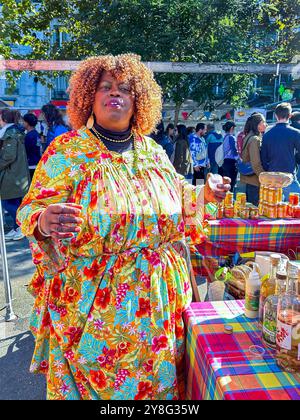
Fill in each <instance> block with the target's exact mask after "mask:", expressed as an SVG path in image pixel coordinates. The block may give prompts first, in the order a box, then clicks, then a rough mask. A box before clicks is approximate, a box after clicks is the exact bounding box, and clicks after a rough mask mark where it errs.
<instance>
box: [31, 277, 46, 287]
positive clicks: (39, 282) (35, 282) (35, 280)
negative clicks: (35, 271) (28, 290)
mask: <svg viewBox="0 0 300 420" xmlns="http://www.w3.org/2000/svg"><path fill="white" fill-rule="evenodd" d="M44 281H45V279H44V277H42V276H39V275H37V276H36V277H34V278H33V281H32V287H33V288H34V289H40V288H41V287H42V285H43V284H44Z"/></svg>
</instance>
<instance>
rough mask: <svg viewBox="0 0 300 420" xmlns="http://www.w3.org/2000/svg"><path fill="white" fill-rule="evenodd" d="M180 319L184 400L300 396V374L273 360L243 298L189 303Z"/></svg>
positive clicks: (276, 398)
mask: <svg viewBox="0 0 300 420" xmlns="http://www.w3.org/2000/svg"><path fill="white" fill-rule="evenodd" d="M184 319H185V324H186V328H187V342H186V378H187V383H186V398H187V399H188V400H201V399H205V400H207V399H208V400H215V399H224V400H239V399H242V400H253V399H255V400H257V399H263V400H273V399H274V400H300V374H292V373H288V372H285V371H283V370H282V369H281V368H280V367H279V366H278V365H277V364H276V360H275V357H274V353H275V351H274V350H271V349H268V348H266V347H265V346H263V344H262V341H261V331H260V330H259V328H258V323H257V322H256V321H254V320H251V319H249V318H246V317H245V315H244V301H242V300H231V301H224V302H201V303H198V302H197V303H192V304H191V306H190V307H189V308H188V309H187V310H186V311H185V313H184Z"/></svg>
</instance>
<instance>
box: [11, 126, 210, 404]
mask: <svg viewBox="0 0 300 420" xmlns="http://www.w3.org/2000/svg"><path fill="white" fill-rule="evenodd" d="M135 143H136V144H135V146H136V148H137V152H138V159H137V162H136V164H137V165H138V171H139V172H136V170H135V168H136V165H135V164H133V163H135V162H134V153H133V151H131V150H130V151H127V152H124V153H123V154H122V155H120V154H118V153H116V152H110V151H108V150H107V149H106V147H105V146H104V145H103V144H102V143H101V142H99V141H98V140H97V139H96V138H95V137H93V136H92V134H91V132H90V131H89V130H87V129H81V130H78V131H73V132H70V133H66V134H64V135H62V136H60V137H58V138H56V139H55V140H54V141H53V142H52V143H51V145H50V146H49V147H48V149H47V151H46V153H45V154H44V155H43V156H42V159H41V161H40V163H39V166H38V167H37V169H36V171H35V176H34V179H33V181H32V184H31V189H30V191H29V193H28V194H27V196H26V197H25V198H24V200H23V203H22V206H21V207H20V210H19V213H18V221H19V223H20V224H21V225H22V232H23V233H24V234H25V235H26V236H28V237H29V239H30V242H31V248H32V253H33V261H34V263H35V264H36V269H37V270H36V273H35V275H34V277H33V279H32V281H31V284H30V291H31V293H32V294H33V295H34V296H35V297H36V301H35V305H34V310H33V314H32V319H31V330H32V332H33V334H34V335H35V338H36V346H35V351H34V355H33V360H32V364H31V370H32V371H33V372H41V373H45V374H46V375H47V398H48V399H80V398H81V399H105V400H106V399H173V398H174V399H178V398H182V397H183V396H184V393H183V392H184V380H183V355H184V341H185V336H184V328H183V327H184V326H183V319H182V311H183V310H184V308H186V307H187V306H188V305H189V303H190V301H191V288H190V284H189V273H188V270H187V265H186V261H185V259H184V258H183V256H182V255H181V254H180V253H179V252H178V251H177V250H176V246H175V245H176V244H178V243H180V242H182V241H187V242H188V243H199V242H201V241H202V240H203V237H204V236H203V231H202V227H201V220H202V213H203V212H201V207H200V206H199V207H198V209H199V211H198V212H195V208H196V206H197V203H196V202H197V200H201V196H202V195H203V190H202V189H201V187H193V186H191V185H190V184H188V183H187V182H185V181H184V179H183V177H181V176H180V175H178V174H177V173H176V172H175V170H174V168H173V166H172V164H171V163H170V162H169V159H168V157H167V156H166V154H165V153H164V152H163V150H162V148H161V147H160V146H158V145H157V144H156V143H155V141H153V140H151V139H149V138H146V137H138V138H137V139H136V142H135ZM60 202H72V203H77V204H81V205H82V206H83V210H82V217H83V219H84V223H83V225H82V229H81V231H80V232H79V233H76V234H75V236H74V238H72V239H71V240H63V241H58V242H54V241H53V240H51V239H47V240H45V241H44V242H37V241H36V240H35V238H34V236H33V232H34V230H35V228H36V225H37V218H38V216H39V214H40V213H41V211H42V210H44V209H45V208H46V207H47V206H48V205H49V204H54V203H60Z"/></svg>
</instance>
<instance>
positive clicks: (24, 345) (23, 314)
mask: <svg viewBox="0 0 300 420" xmlns="http://www.w3.org/2000/svg"><path fill="white" fill-rule="evenodd" d="M9 222H10V221H9V220H6V223H7V224H5V231H6V232H7V231H8V230H9ZM6 245H7V246H6V248H7V259H8V268H9V275H10V281H11V286H12V296H13V311H14V313H15V315H17V319H16V320H15V321H10V322H5V320H4V318H5V314H6V310H5V309H2V308H3V307H4V306H5V294H4V284H3V274H2V266H1V264H2V261H1V258H2V256H1V255H0V309H2V310H1V311H0V400H45V398H46V386H45V380H44V377H43V376H42V375H33V374H32V373H30V372H29V366H30V361H31V356H32V352H33V347H34V340H33V337H32V334H31V332H30V331H29V327H28V326H29V317H30V313H31V308H32V304H33V298H32V297H31V295H30V294H29V293H28V292H27V290H26V286H25V285H26V284H28V282H29V280H30V278H31V276H32V273H33V272H34V267H33V264H32V261H31V253H30V250H29V245H28V241H27V239H22V240H20V241H9V242H6Z"/></svg>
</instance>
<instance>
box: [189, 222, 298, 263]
mask: <svg viewBox="0 0 300 420" xmlns="http://www.w3.org/2000/svg"><path fill="white" fill-rule="evenodd" d="M197 249H198V251H199V252H200V253H201V254H202V255H208V256H218V255H228V254H230V253H232V252H236V251H239V252H251V251H276V252H282V253H283V254H286V255H287V254H288V252H289V253H292V252H294V253H297V252H298V253H299V254H300V219H294V220H286V219H285V220H283V219H278V220H270V219H261V220H244V219H221V220H212V221H209V235H208V238H207V241H206V242H205V243H203V244H201V245H199V246H197Z"/></svg>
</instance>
